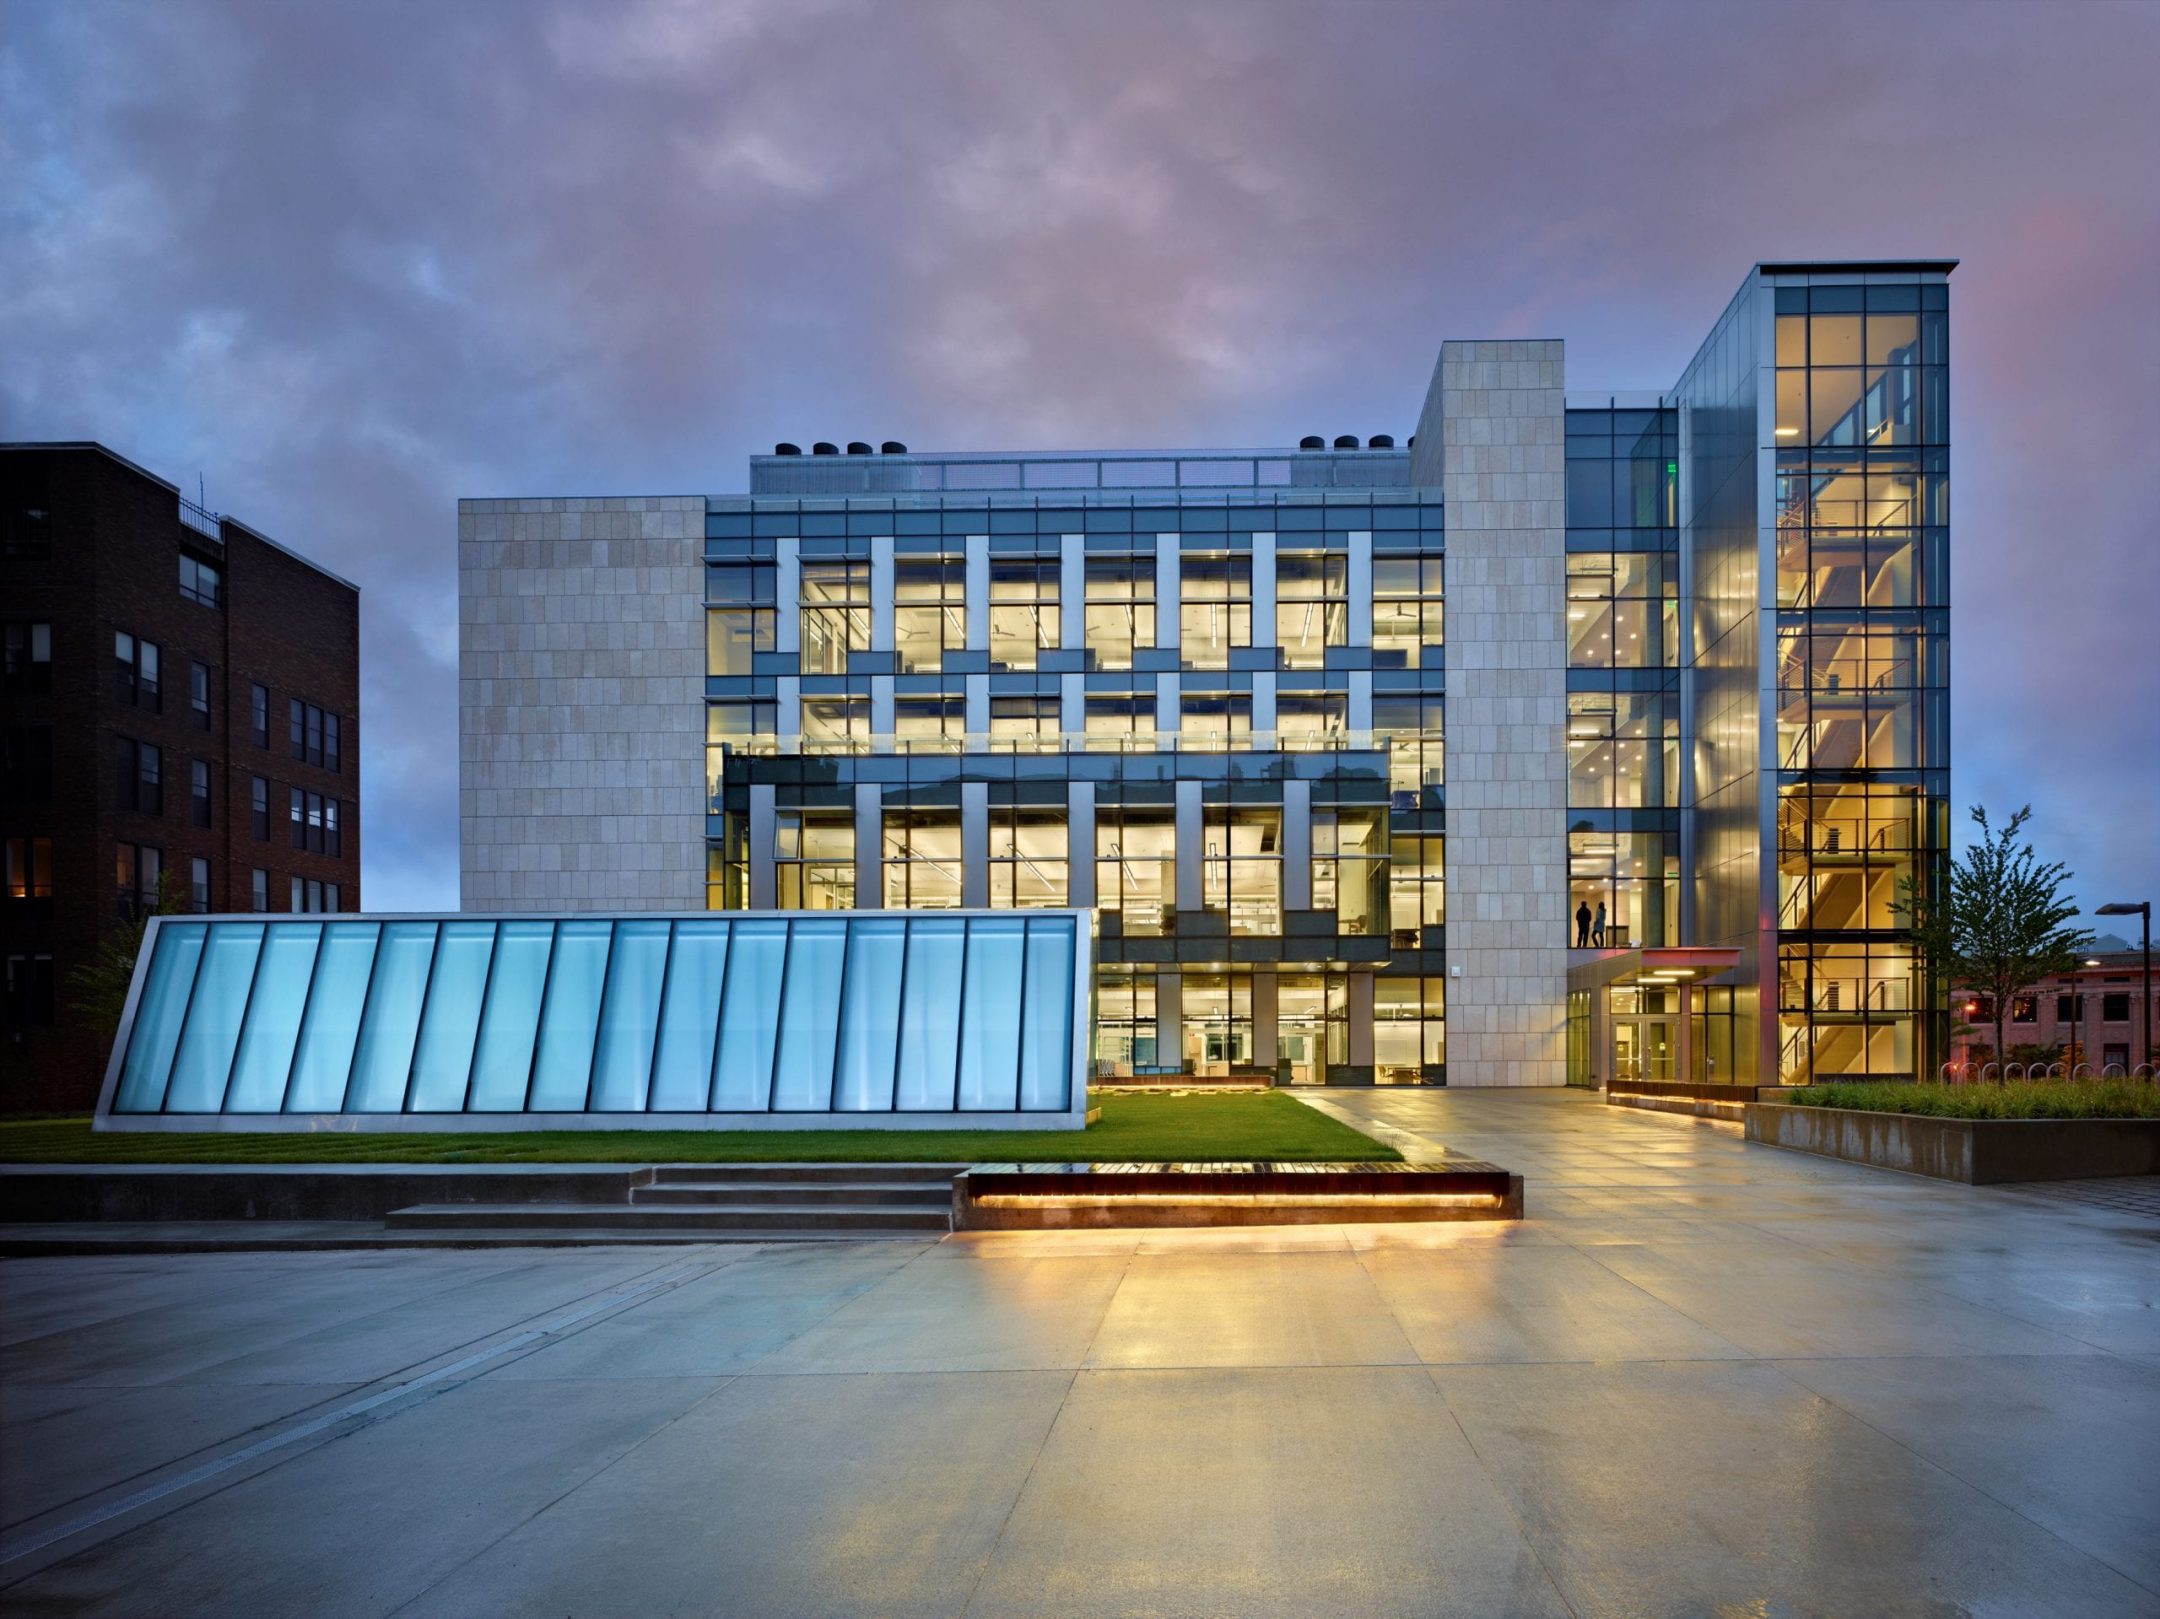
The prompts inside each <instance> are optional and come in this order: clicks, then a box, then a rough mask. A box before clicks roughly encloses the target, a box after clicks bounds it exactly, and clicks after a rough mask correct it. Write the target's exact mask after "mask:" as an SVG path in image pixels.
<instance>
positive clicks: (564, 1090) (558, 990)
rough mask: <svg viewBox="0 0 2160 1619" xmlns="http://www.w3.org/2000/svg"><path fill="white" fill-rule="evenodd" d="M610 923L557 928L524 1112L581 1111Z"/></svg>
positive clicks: (596, 1029)
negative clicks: (552, 961) (537, 1052)
mask: <svg viewBox="0 0 2160 1619" xmlns="http://www.w3.org/2000/svg"><path fill="white" fill-rule="evenodd" d="M614 931H615V926H614V924H613V923H612V922H563V923H560V924H558V925H557V926H556V929H555V962H554V965H553V966H552V967H550V968H549V969H548V989H547V1004H546V1005H545V1006H544V1007H542V1008H541V1009H540V1051H539V1054H538V1056H537V1057H536V1058H535V1059H534V1062H533V1082H532V1099H531V1100H530V1101H528V1102H527V1103H526V1104H525V1110H526V1111H527V1112H528V1113H582V1112H584V1110H585V1097H586V1091H587V1088H588V1087H587V1082H588V1081H589V1080H590V1079H591V1077H592V1059H593V1041H594V1039H595V1038H596V1037H597V1036H598V1034H599V1032H600V986H601V982H602V980H603V978H604V977H605V975H606V973H607V960H608V937H609V935H610V934H612V933H613V932H614Z"/></svg>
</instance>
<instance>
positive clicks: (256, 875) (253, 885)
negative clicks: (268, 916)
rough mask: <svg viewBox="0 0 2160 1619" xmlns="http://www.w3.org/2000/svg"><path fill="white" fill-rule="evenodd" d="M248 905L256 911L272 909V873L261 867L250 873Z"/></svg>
mask: <svg viewBox="0 0 2160 1619" xmlns="http://www.w3.org/2000/svg"><path fill="white" fill-rule="evenodd" d="M248 903H249V905H250V907H251V908H253V909H254V910H258V911H267V910H268V909H270V873H268V872H267V871H265V870H263V869H262V867H260V866H257V867H256V868H255V869H254V870H253V871H251V872H249V873H248Z"/></svg>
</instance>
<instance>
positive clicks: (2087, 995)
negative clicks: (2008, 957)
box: [1950, 937, 2160, 1072]
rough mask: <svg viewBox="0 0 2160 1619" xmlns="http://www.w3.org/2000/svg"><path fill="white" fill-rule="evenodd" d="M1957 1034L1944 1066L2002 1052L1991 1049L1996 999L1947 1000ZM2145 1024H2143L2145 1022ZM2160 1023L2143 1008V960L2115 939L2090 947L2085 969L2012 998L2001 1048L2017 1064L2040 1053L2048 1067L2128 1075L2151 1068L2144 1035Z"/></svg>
mask: <svg viewBox="0 0 2160 1619" xmlns="http://www.w3.org/2000/svg"><path fill="white" fill-rule="evenodd" d="M1950 1002H1951V1013H1952V1017H1953V1019H1954V1020H1955V1022H1956V1029H1955V1032H1954V1034H1953V1036H1952V1040H1951V1050H1950V1057H1951V1061H1952V1062H1953V1063H1955V1064H1957V1065H1958V1066H1960V1067H1963V1066H1965V1065H1968V1064H1974V1065H1977V1064H1984V1063H1987V1062H1991V1061H1994V1060H1996V1059H1997V1058H1998V1057H2000V1056H2001V1055H2002V1054H2001V1053H1998V1052H1996V1051H1995V1049H1994V1045H1995V999H1994V997H1993V996H1991V995H1988V994H1985V993H1984V992H1982V991H1979V990H1962V989H1961V990H1957V991H1955V992H1954V993H1953V994H1952V995H1951V997H1950ZM2148 1019H2150V1021H2148ZM2153 1023H2160V1017H2155V1016H2153V1014H2150V1013H2148V1012H2147V1010H2146V1006H2145V977H2144V961H2143V958H2142V956H2141V955H2140V954H2139V952H2138V951H2137V950H2136V949H2135V948H2133V947H2132V946H2130V945H2128V944H2126V943H2124V942H2123V941H2122V940H2121V939H2117V938H2113V937H2103V938H2101V939H2100V940H2099V941H2097V942H2096V943H2095V945H2094V947H2093V950H2092V953H2091V954H2090V955H2089V956H2087V957H2086V958H2085V961H2084V964H2083V965H2082V966H2080V967H2078V968H2076V969H2075V970H2074V971H2071V972H2067V973H2061V974H2058V975H2057V976H2055V977H2053V978H2045V979H2042V980H2041V981H2040V982H2039V983H2038V984H2036V985H2034V986H2033V988H2032V989H2031V990H2029V991H2028V992H2026V993H2025V994H2022V995H2013V996H2012V997H2011V998H2010V1005H2009V1007H2008V1009H2007V1010H2006V1011H2005V1012H2004V1014H2003V1045H2004V1046H2005V1047H2006V1048H2007V1050H2008V1053H2009V1060H2012V1061H2022V1060H2024V1059H2023V1058H2021V1057H2019V1056H2018V1052H2019V1049H2020V1048H2021V1047H2025V1048H2044V1049H2046V1050H2047V1051H2048V1052H2050V1053H2051V1056H2050V1057H2049V1060H2050V1061H2054V1062H2060V1061H2062V1060H2063V1059H2064V1057H2065V1056H2069V1055H2071V1053H2072V1050H2073V1045H2072V1043H2073V1042H2075V1045H2074V1053H2075V1054H2074V1057H2073V1058H2072V1060H2074V1061H2076V1062H2081V1063H2090V1064H2091V1065H2092V1067H2093V1070H2094V1071H2095V1072H2101V1071H2103V1070H2106V1069H2110V1068H2114V1069H2121V1070H2124V1071H2125V1072H2127V1071H2128V1070H2130V1069H2133V1068H2136V1067H2138V1066H2139V1065H2141V1064H2147V1063H2151V1062H2152V1061H2153V1060H2154V1058H2155V1055H2156V1054H2155V1051H2154V1049H2153V1048H2152V1047H2151V1046H2150V1044H2149V1043H2148V1034H2147V1031H2148V1029H2149V1028H2150V1027H2151V1026H2152V1024H2153Z"/></svg>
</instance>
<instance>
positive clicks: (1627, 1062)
mask: <svg viewBox="0 0 2160 1619" xmlns="http://www.w3.org/2000/svg"><path fill="white" fill-rule="evenodd" d="M1612 1033H1613V1067H1612V1073H1613V1078H1615V1079H1623V1080H1630V1079H1632V1080H1643V1079H1671V1078H1672V1077H1673V1055H1674V1053H1675V1052H1676V1051H1677V1050H1678V1049H1679V1044H1680V1042H1679V1037H1678V1034H1677V1032H1676V1031H1675V1030H1674V1028H1673V1020H1672V1018H1671V1017H1669V1016H1667V1017H1659V1016H1636V1017H1615V1018H1614V1019H1613V1021H1612Z"/></svg>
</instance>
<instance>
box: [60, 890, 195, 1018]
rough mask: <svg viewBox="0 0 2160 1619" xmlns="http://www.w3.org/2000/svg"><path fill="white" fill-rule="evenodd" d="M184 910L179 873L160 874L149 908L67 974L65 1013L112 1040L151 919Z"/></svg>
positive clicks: (137, 913)
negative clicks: (66, 1005)
mask: <svg viewBox="0 0 2160 1619" xmlns="http://www.w3.org/2000/svg"><path fill="white" fill-rule="evenodd" d="M185 908H186V907H185V905H184V904H183V902H182V899H181V893H180V876H179V873H177V872H173V871H165V872H161V873H159V875H158V884H157V897H156V898H155V899H153V900H152V901H151V902H150V905H149V908H148V909H147V910H137V911H136V912H135V914H134V915H133V916H130V917H129V918H128V919H127V920H126V921H124V922H122V923H121V924H120V926H118V927H116V928H114V929H113V930H112V931H111V932H110V933H108V934H106V935H105V937H104V938H102V939H100V940H98V947H97V954H96V955H94V956H92V957H91V958H90V959H89V960H88V961H86V962H84V963H83V964H82V965H81V966H80V967H77V968H76V969H75V970H74V971H73V972H71V973H69V974H68V1010H69V1011H71V1012H73V1013H74V1014H75V1015H76V1016H77V1017H79V1018H81V1019H82V1020H83V1023H84V1024H85V1025H86V1026H88V1027H89V1028H93V1029H95V1030H97V1031H98V1033H99V1034H100V1035H102V1036H103V1037H104V1038H105V1039H107V1040H111V1039H112V1037H113V1035H114V1034H116V1033H117V1032H118V1031H119V1028H120V1014H121V1012H122V1011H124V1010H125V1009H126V1007H127V993H128V985H129V984H131V983H133V982H134V979H135V958H136V957H137V956H139V955H141V954H142V944H143V935H144V934H145V933H147V932H148V931H149V928H150V918H151V917H153V916H171V915H173V914H174V913H175V912H178V911H181V910H184V909H185Z"/></svg>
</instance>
